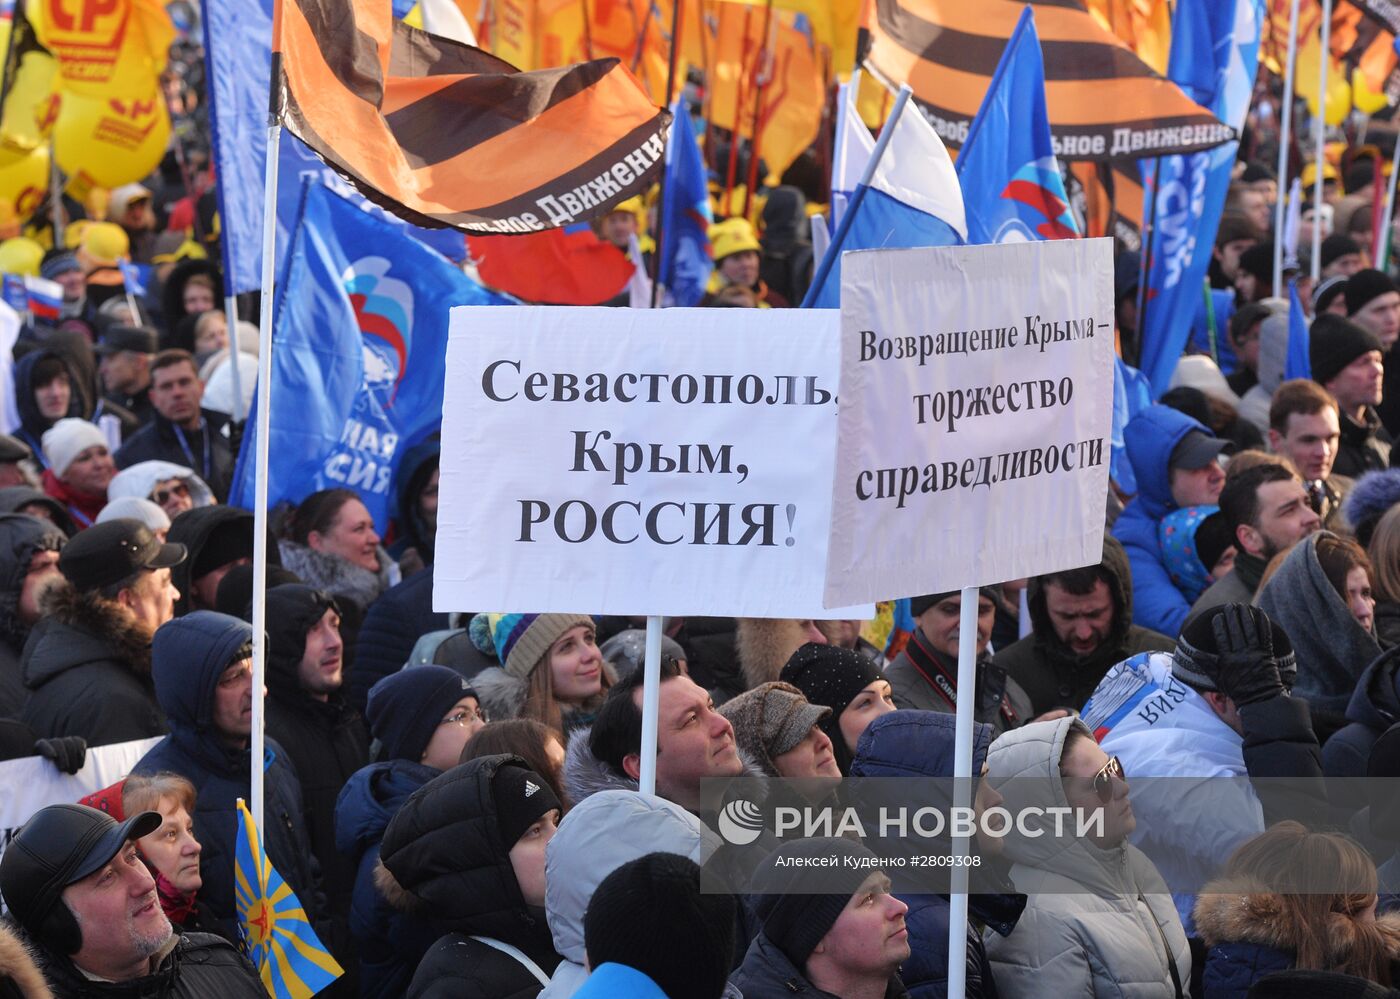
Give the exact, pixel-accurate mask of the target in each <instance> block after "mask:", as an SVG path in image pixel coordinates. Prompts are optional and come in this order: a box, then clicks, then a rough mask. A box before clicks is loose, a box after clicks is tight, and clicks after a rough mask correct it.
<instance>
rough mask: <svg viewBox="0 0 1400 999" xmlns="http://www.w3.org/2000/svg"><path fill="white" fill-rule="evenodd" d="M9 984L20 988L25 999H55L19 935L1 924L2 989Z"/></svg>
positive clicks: (0, 977)
mask: <svg viewBox="0 0 1400 999" xmlns="http://www.w3.org/2000/svg"><path fill="white" fill-rule="evenodd" d="M7 984H8V985H12V986H14V987H15V988H16V989H18V990H19V994H20V995H21V996H23V997H24V999H53V992H52V991H50V989H49V986H48V983H47V982H45V981H44V975H43V973H42V972H40V971H39V966H38V964H36V963H35V961H34V958H33V957H32V956H30V953H29V949H28V948H27V947H25V945H24V942H23V941H22V940H21V939H20V938H19V936H17V935H16V934H15V933H14V932H13V931H11V930H10V929H9V928H8V927H7V926H5V925H4V924H0V991H3V989H4V986H5V985H7Z"/></svg>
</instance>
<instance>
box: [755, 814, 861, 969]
mask: <svg viewBox="0 0 1400 999" xmlns="http://www.w3.org/2000/svg"><path fill="white" fill-rule="evenodd" d="M816 857H821V858H827V857H838V858H840V859H839V860H838V861H837V862H836V863H837V866H834V867H825V866H823V867H809V866H805V865H802V864H793V863H791V861H792V859H793V858H816ZM847 857H850V858H852V859H860V860H861V863H860V864H854V863H851V862H849V861H847V860H846V859H845V858H847ZM874 857H875V855H874V854H873V853H871V852H870V851H869V850H868V849H866V848H865V846H864V845H862V844H861V843H859V842H857V841H856V840H853V839H845V838H843V837H825V838H824V837H816V838H813V839H799V840H794V841H792V842H790V843H784V844H783V845H782V846H781V847H780V848H778V849H777V850H776V851H774V853H773V855H772V856H771V857H769V858H768V859H767V860H766V861H764V863H763V865H762V867H760V868H759V870H758V872H757V873H756V877H757V879H758V885H759V891H760V893H759V895H758V896H757V900H756V901H757V910H758V918H759V920H760V921H761V922H762V924H763V932H764V934H765V935H766V936H767V937H768V939H769V940H771V941H772V942H773V944H774V946H776V947H777V948H778V949H779V950H781V951H782V952H783V953H784V954H786V955H787V958H788V960H789V961H791V962H792V963H793V966H794V967H796V968H798V969H799V970H801V968H802V966H803V965H805V964H806V963H807V958H808V957H809V956H810V955H811V953H812V951H814V950H816V947H817V944H819V943H821V942H822V937H824V936H826V935H827V933H828V932H829V931H830V930H831V927H832V926H834V925H835V924H836V920H837V919H838V918H839V917H840V916H841V910H842V909H844V908H845V907H846V903H847V902H849V901H850V900H851V896H852V895H854V894H855V892H856V889H857V888H859V887H860V886H861V885H862V884H863V883H864V882H865V879H866V878H868V877H870V875H871V874H872V873H874V871H875V868H873V867H868V866H864V865H865V864H868V863H869V862H870V861H871V860H873V859H874ZM783 862H785V863H783ZM817 891H821V892H824V894H814V892H817Z"/></svg>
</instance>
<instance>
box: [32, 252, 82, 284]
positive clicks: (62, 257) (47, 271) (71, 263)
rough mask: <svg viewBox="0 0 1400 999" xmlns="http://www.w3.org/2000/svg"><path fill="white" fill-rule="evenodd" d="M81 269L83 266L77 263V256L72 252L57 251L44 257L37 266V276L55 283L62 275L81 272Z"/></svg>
mask: <svg viewBox="0 0 1400 999" xmlns="http://www.w3.org/2000/svg"><path fill="white" fill-rule="evenodd" d="M82 269H83V265H82V264H80V263H79V262H78V256H77V254H75V253H74V252H73V251H72V250H59V251H58V252H57V253H51V254H47V255H45V258H44V262H43V263H42V264H40V265H39V276H40V277H41V278H45V279H47V280H49V281H57V280H58V279H59V278H60V277H62V276H63V275H64V274H71V273H73V272H75V271H77V272H81V271H82Z"/></svg>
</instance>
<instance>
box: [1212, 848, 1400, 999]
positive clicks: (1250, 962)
mask: <svg viewBox="0 0 1400 999" xmlns="http://www.w3.org/2000/svg"><path fill="white" fill-rule="evenodd" d="M1376 886H1377V881H1376V865H1375V864H1374V863H1373V862H1372V860H1371V857H1370V855H1369V854H1368V853H1367V852H1366V851H1365V850H1364V849H1363V848H1362V847H1361V846H1360V845H1359V844H1358V843H1356V842H1355V841H1354V840H1352V839H1350V838H1349V837H1347V836H1343V835H1342V834H1340V833H1315V832H1309V831H1308V830H1307V828H1306V827H1304V826H1303V825H1301V824H1300V823H1297V822H1291V821H1290V822H1280V823H1278V824H1277V825H1275V826H1273V827H1272V828H1270V829H1269V830H1268V831H1266V832H1264V833H1261V834H1260V835H1259V836H1256V837H1255V838H1254V839H1252V840H1250V841H1249V842H1247V843H1245V844H1244V845H1243V846H1241V847H1240V848H1239V849H1237V850H1236V851H1235V852H1234V854H1233V855H1232V856H1231V857H1230V859H1229V861H1228V862H1227V863H1226V865H1225V871H1224V873H1223V874H1222V875H1221V877H1219V878H1217V879H1215V880H1214V881H1211V882H1210V883H1208V884H1207V885H1206V886H1205V888H1204V889H1202V891H1201V895H1200V897H1199V898H1198V899H1197V900H1196V910H1195V917H1196V920H1195V921H1196V930H1197V932H1198V933H1199V934H1200V935H1201V937H1202V939H1203V940H1204V941H1205V943H1206V946H1207V947H1209V948H1210V950H1209V953H1208V956H1207V957H1206V965H1205V972H1204V978H1203V982H1204V995H1205V999H1244V997H1245V995H1246V994H1247V993H1248V991H1249V988H1250V986H1251V985H1252V984H1253V983H1254V982H1255V981H1256V980H1258V979H1259V978H1261V977H1263V976H1264V975H1266V974H1269V973H1270V972H1274V971H1285V970H1289V969H1300V970H1312V971H1338V972H1343V973H1345V974H1348V975H1355V976H1356V977H1358V978H1365V979H1368V980H1369V981H1373V982H1376V983H1378V984H1380V985H1384V986H1389V985H1390V984H1391V982H1392V981H1394V980H1395V976H1396V970H1397V969H1396V966H1395V962H1396V960H1397V959H1400V915H1383V916H1379V917H1378V916H1377V915H1376V901H1377V894H1376Z"/></svg>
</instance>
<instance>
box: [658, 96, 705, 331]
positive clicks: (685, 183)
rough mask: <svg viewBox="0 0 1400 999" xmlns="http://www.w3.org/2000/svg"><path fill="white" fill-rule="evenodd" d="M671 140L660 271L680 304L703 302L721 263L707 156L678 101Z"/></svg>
mask: <svg viewBox="0 0 1400 999" xmlns="http://www.w3.org/2000/svg"><path fill="white" fill-rule="evenodd" d="M671 113H672V115H674V117H673V118H672V120H671V138H670V141H669V142H668V143H667V144H666V179H665V181H664V184H665V187H666V203H665V209H664V210H665V219H664V221H663V224H662V234H661V247H660V253H661V261H660V265H661V266H660V269H659V270H658V271H657V275H658V277H659V279H660V281H661V284H662V285H663V286H664V287H665V288H666V289H667V290H668V291H669V292H670V293H671V297H672V298H673V299H674V300H675V303H676V304H677V305H682V306H687V307H689V306H693V305H699V304H700V299H701V298H703V297H704V295H705V285H706V283H707V282H708V281H709V280H710V273H711V272H712V271H713V270H714V268H715V264H714V260H713V259H712V256H711V252H710V236H709V228H710V222H711V221H712V218H711V214H710V192H709V188H708V186H707V185H706V177H705V161H704V160H703V159H702V158H701V156H700V146H699V144H698V143H697V142H696V141H695V129H694V128H693V127H692V126H691V123H690V115H689V114H688V113H687V112H686V110H685V108H684V107H682V106H681V103H680V102H679V101H678V102H677V103H676V104H675V105H674V106H673V107H672V108H671Z"/></svg>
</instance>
